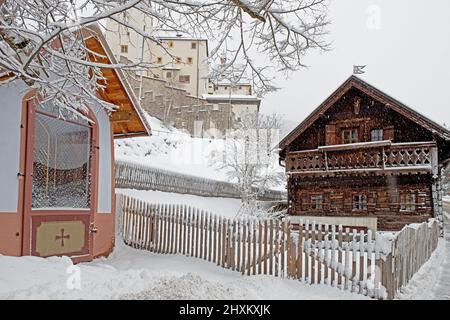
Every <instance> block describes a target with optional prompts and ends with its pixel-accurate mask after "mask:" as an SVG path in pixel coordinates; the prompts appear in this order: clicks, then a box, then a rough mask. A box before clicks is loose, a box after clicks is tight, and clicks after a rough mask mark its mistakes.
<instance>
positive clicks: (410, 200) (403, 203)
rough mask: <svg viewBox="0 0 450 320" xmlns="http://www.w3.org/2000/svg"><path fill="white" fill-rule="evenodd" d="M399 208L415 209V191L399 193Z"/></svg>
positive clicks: (402, 209) (405, 209)
mask: <svg viewBox="0 0 450 320" xmlns="http://www.w3.org/2000/svg"><path fill="white" fill-rule="evenodd" d="M400 210H401V211H416V193H415V192H412V191H410V192H402V193H400Z"/></svg>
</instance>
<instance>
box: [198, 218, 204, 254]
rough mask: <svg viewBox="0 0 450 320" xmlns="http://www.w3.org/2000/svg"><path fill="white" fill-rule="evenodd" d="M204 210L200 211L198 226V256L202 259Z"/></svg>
mask: <svg viewBox="0 0 450 320" xmlns="http://www.w3.org/2000/svg"><path fill="white" fill-rule="evenodd" d="M204 227H205V226H204V212H203V210H202V211H200V226H199V231H200V243H199V249H200V252H199V255H198V257H199V258H201V259H203V257H204V256H203V237H204Z"/></svg>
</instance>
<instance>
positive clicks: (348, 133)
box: [342, 129, 359, 144]
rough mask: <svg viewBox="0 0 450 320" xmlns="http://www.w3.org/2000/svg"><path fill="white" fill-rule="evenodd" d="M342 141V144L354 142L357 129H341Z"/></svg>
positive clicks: (356, 136)
mask: <svg viewBox="0 0 450 320" xmlns="http://www.w3.org/2000/svg"><path fill="white" fill-rule="evenodd" d="M342 141H343V143H344V144H349V143H356V142H358V141H359V139H358V129H345V130H342Z"/></svg>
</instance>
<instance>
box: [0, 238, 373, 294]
mask: <svg viewBox="0 0 450 320" xmlns="http://www.w3.org/2000/svg"><path fill="white" fill-rule="evenodd" d="M77 270H79V275H80V280H81V282H80V288H79V289H72V290H71V289H69V287H68V285H67V284H68V283H69V284H72V282H71V281H70V277H71V276H73V274H74V272H75V273H76V272H77ZM0 271H1V272H0V299H358V300H359V299H369V298H367V297H365V296H362V295H358V294H352V293H349V292H346V291H341V290H339V289H336V288H332V287H329V286H325V285H312V286H311V285H307V284H304V283H301V282H299V281H295V280H288V279H281V278H275V277H271V276H250V277H249V276H242V275H240V274H239V273H238V272H233V271H230V270H226V269H222V268H220V267H218V266H216V265H215V264H212V263H209V262H206V261H203V260H200V259H194V258H187V257H184V256H181V255H176V256H168V255H157V254H152V253H149V252H145V251H138V250H135V249H132V248H129V247H126V246H124V245H123V244H122V243H121V242H120V243H118V247H117V248H116V250H115V252H114V253H113V255H112V256H111V257H110V258H108V259H104V258H103V259H98V260H95V261H94V262H91V263H82V264H79V265H77V266H73V265H72V263H71V261H70V259H68V258H66V257H63V258H47V259H43V258H36V257H21V258H15V257H6V256H0Z"/></svg>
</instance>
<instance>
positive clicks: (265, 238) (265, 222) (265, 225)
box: [263, 219, 268, 274]
mask: <svg viewBox="0 0 450 320" xmlns="http://www.w3.org/2000/svg"><path fill="white" fill-rule="evenodd" d="M267 240H268V239H267V219H265V220H264V241H263V245H264V274H267V258H268V257H267Z"/></svg>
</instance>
